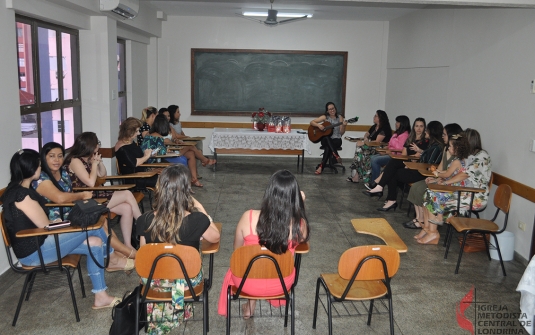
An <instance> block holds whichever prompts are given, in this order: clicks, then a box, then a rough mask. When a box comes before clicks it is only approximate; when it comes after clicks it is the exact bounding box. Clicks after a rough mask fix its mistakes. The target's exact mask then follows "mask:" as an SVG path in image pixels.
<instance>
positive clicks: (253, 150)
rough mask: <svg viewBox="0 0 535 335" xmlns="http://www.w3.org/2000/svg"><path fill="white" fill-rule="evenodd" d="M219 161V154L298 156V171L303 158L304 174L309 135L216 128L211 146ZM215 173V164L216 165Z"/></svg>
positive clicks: (308, 148)
mask: <svg viewBox="0 0 535 335" xmlns="http://www.w3.org/2000/svg"><path fill="white" fill-rule="evenodd" d="M209 148H210V150H212V152H213V153H214V158H215V159H217V154H218V153H219V154H234V155H235V154H239V155H292V156H293V155H297V170H298V171H299V158H301V172H303V166H304V159H305V150H306V151H307V152H308V153H310V142H309V141H308V136H307V134H306V133H305V134H300V133H298V132H297V130H292V131H291V132H290V133H270V132H267V131H258V130H254V129H244V128H214V132H213V133H212V139H211V140H210V145H209ZM214 171H215V164H214Z"/></svg>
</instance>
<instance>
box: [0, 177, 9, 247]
mask: <svg viewBox="0 0 535 335" xmlns="http://www.w3.org/2000/svg"><path fill="white" fill-rule="evenodd" d="M5 191H6V188H5V187H4V188H3V189H1V190H0V197H2V196H3V195H4V192H5ZM0 205H3V203H2V201H0ZM0 229H1V230H2V238H3V239H4V245H5V246H6V248H10V247H11V241H10V240H9V235H8V234H7V230H6V226H5V222H4V210H3V209H2V213H0Z"/></svg>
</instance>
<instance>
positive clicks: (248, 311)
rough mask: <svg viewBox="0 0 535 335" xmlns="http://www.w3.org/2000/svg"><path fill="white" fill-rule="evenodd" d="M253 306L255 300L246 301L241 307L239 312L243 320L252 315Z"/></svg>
mask: <svg viewBox="0 0 535 335" xmlns="http://www.w3.org/2000/svg"><path fill="white" fill-rule="evenodd" d="M255 305H256V301H255V300H248V301H247V302H246V303H245V304H243V305H241V311H242V316H243V319H244V320H248V319H249V318H250V317H251V316H253V315H254V309H255Z"/></svg>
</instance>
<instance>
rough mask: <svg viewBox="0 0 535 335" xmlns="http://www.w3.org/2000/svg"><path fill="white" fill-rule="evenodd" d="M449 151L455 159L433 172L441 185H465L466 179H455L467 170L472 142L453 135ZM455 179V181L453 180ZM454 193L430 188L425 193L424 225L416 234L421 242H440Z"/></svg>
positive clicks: (461, 135) (460, 135)
mask: <svg viewBox="0 0 535 335" xmlns="http://www.w3.org/2000/svg"><path fill="white" fill-rule="evenodd" d="M448 152H449V153H450V154H451V156H452V157H453V159H451V160H450V161H449V164H448V165H447V166H444V167H443V168H444V169H443V170H435V171H434V172H433V174H434V175H435V178H436V179H437V183H438V184H439V185H452V186H464V184H465V180H464V179H463V180H459V181H458V180H454V179H453V178H455V176H456V175H458V174H460V173H464V172H465V167H466V165H465V164H466V162H465V159H466V158H468V155H469V154H470V143H468V140H467V138H466V136H464V134H462V133H461V134H458V135H453V136H452V137H451V138H450V140H449V143H448ZM452 180H453V182H452ZM453 197H454V194H453V193H449V192H434V191H431V190H429V189H427V191H426V192H425V195H424V227H423V229H422V231H421V232H420V233H419V234H418V235H416V236H415V238H416V240H417V241H418V243H420V244H438V241H439V239H440V234H439V233H438V225H442V223H443V215H444V208H445V206H444V205H445V204H446V203H447V202H448V201H449V200H451V199H453Z"/></svg>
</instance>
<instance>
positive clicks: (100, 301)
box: [92, 291, 121, 309]
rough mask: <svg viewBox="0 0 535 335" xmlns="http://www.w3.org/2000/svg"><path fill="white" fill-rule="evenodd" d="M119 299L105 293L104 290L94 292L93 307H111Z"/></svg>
mask: <svg viewBox="0 0 535 335" xmlns="http://www.w3.org/2000/svg"><path fill="white" fill-rule="evenodd" d="M120 301H121V299H119V298H116V297H112V296H110V295H108V293H106V291H100V292H97V293H95V302H94V303H93V307H92V308H93V309H102V308H112V307H113V306H115V305H116V304H118V303H119V302H120Z"/></svg>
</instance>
